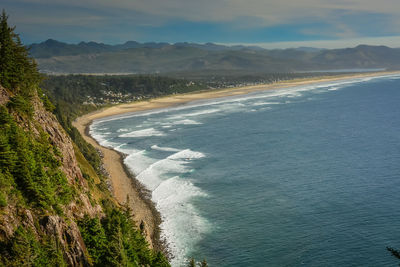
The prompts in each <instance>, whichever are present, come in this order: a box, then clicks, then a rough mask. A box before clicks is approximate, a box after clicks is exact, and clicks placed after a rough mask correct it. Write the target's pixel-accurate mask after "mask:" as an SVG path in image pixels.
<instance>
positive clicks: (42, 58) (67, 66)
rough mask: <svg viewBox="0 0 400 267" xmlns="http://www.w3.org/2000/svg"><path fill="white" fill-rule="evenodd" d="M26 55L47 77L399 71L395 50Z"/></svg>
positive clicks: (137, 47)
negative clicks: (112, 74) (132, 74)
mask: <svg viewBox="0 0 400 267" xmlns="http://www.w3.org/2000/svg"><path fill="white" fill-rule="evenodd" d="M30 53H31V55H32V56H33V57H35V58H36V60H37V62H38V64H39V69H40V70H41V71H42V72H46V73H139V74H140V73H142V74H144V73H147V74H149V73H164V74H171V73H177V72H178V73H179V72H196V73H208V72H218V73H224V74H228V73H230V72H241V73H245V74H246V73H247V74H249V73H258V74H259V73H272V72H301V71H316V70H338V69H371V68H372V69H377V68H378V69H399V68H400V61H399V59H400V49H394V48H389V47H385V46H366V45H360V46H357V47H354V48H346V49H331V50H327V49H311V48H299V49H282V50H280V49H275V50H266V49H262V48H259V47H248V46H231V47H230V46H223V45H216V44H211V43H209V44H194V43H176V44H167V43H145V44H141V43H137V42H133V41H130V42H126V43H125V44H121V45H114V46H112V45H105V44H99V43H95V42H89V43H79V44H76V45H75V44H65V43H61V42H57V41H54V40H48V41H46V42H43V43H40V44H33V45H32V46H31V49H30Z"/></svg>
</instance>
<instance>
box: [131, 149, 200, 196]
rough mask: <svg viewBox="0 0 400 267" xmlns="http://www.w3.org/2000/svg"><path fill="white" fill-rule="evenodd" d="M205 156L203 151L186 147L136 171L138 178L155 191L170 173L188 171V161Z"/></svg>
mask: <svg viewBox="0 0 400 267" xmlns="http://www.w3.org/2000/svg"><path fill="white" fill-rule="evenodd" d="M202 157H204V154H203V153H200V152H196V151H192V150H190V149H185V150H182V151H179V152H176V153H175V154H172V155H170V156H168V157H167V158H165V159H162V160H159V161H156V162H154V163H153V164H151V165H149V166H148V167H147V168H146V169H144V170H143V171H141V172H135V173H136V174H137V176H136V178H137V179H138V180H139V181H140V182H141V183H143V184H144V185H145V186H146V187H147V188H148V189H149V190H151V191H153V190H154V189H155V188H157V186H159V184H160V183H161V182H162V179H165V178H167V177H165V176H166V175H167V174H170V173H185V172H187V166H186V165H187V163H188V162H190V161H191V160H193V159H199V158H202Z"/></svg>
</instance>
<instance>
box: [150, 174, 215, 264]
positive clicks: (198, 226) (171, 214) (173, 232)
mask: <svg viewBox="0 0 400 267" xmlns="http://www.w3.org/2000/svg"><path fill="white" fill-rule="evenodd" d="M205 196H206V194H205V193H204V192H202V191H201V190H200V189H199V188H198V187H196V186H194V185H193V184H192V183H191V182H190V181H185V180H182V179H181V178H179V177H178V176H175V177H172V178H170V179H168V180H166V181H164V182H162V183H161V184H160V185H159V186H158V187H157V188H156V189H155V190H154V191H153V193H152V199H153V201H154V202H155V203H156V207H157V210H159V211H160V213H161V216H162V220H163V222H162V223H161V225H160V228H161V238H162V239H166V240H168V247H169V249H170V252H171V253H172V255H174V258H173V259H172V261H171V265H172V266H183V265H184V264H185V260H186V258H185V257H187V256H188V255H189V253H190V249H191V248H192V246H193V244H194V243H196V242H198V241H199V240H201V238H202V236H203V235H204V234H205V233H207V232H208V231H209V229H210V226H209V223H208V222H207V221H206V220H205V219H204V218H203V217H201V216H200V215H199V214H198V212H197V211H196V208H195V207H194V206H193V205H192V204H190V201H191V199H193V198H194V197H205Z"/></svg>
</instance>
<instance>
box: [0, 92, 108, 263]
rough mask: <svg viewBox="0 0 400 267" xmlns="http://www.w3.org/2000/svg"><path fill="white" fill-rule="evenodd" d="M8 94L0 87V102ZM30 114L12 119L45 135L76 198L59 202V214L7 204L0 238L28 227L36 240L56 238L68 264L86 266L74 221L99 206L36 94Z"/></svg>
mask: <svg viewBox="0 0 400 267" xmlns="http://www.w3.org/2000/svg"><path fill="white" fill-rule="evenodd" d="M11 97H12V96H11V94H10V93H9V92H8V91H7V90H6V89H5V88H3V87H1V86H0V104H1V105H7V103H8V101H9V100H10V98H11ZM32 105H33V111H34V113H33V117H32V119H30V120H27V119H25V118H22V117H18V118H17V120H16V121H18V124H19V125H20V126H21V127H22V128H24V129H25V130H26V129H27V128H30V130H31V131H32V132H33V134H34V135H39V133H40V132H45V133H47V134H48V137H49V141H50V143H51V144H52V145H53V146H54V147H55V148H56V149H57V150H58V151H59V153H58V155H55V157H57V158H58V160H60V162H61V164H60V165H61V166H60V167H59V168H60V169H61V171H62V172H63V173H64V174H65V176H66V177H67V180H68V184H69V185H70V186H71V187H74V188H75V189H76V191H77V192H78V193H77V197H76V198H74V199H73V200H72V201H71V202H70V203H68V204H67V205H63V206H62V207H61V208H62V210H63V214H64V215H63V216H61V215H57V214H46V212H45V213H43V211H42V210H39V209H36V208H28V207H23V206H21V205H17V204H16V203H13V202H11V203H8V205H7V206H6V207H4V208H3V209H2V210H1V211H0V240H1V241H3V242H4V241H7V240H11V239H12V238H13V237H14V235H15V231H16V230H17V229H18V228H19V227H23V228H24V229H29V230H30V231H32V232H33V234H34V236H35V237H36V238H37V239H41V238H43V237H44V236H46V237H47V238H49V237H50V239H54V240H56V243H57V244H58V245H59V246H60V247H61V251H63V257H64V259H65V261H66V262H67V263H68V264H69V265H71V266H82V265H88V264H89V262H90V260H89V258H88V252H87V249H86V246H85V243H84V241H83V238H82V236H81V232H80V231H79V228H78V226H77V223H76V220H79V219H82V218H83V217H84V216H85V215H89V216H90V217H95V216H99V217H101V216H103V214H102V208H101V206H100V205H98V204H92V202H91V201H90V199H89V195H88V194H90V191H89V188H88V183H87V181H86V180H85V179H84V178H83V175H82V172H81V170H80V168H79V166H78V162H77V159H76V156H75V152H74V147H73V144H72V141H71V139H70V137H69V136H68V135H67V134H66V133H65V131H64V130H63V128H62V127H61V125H60V124H59V123H58V121H57V119H56V117H55V116H54V115H53V114H52V113H50V112H48V111H46V109H45V108H44V106H43V104H42V102H41V101H40V99H39V97H38V96H34V97H33V99H32Z"/></svg>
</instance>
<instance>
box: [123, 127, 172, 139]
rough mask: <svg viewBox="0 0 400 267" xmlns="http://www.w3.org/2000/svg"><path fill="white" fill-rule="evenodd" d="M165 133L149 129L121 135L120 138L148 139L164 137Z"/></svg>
mask: <svg viewBox="0 0 400 267" xmlns="http://www.w3.org/2000/svg"><path fill="white" fill-rule="evenodd" d="M163 135H164V133H163V132H161V131H159V130H156V129H154V128H148V129H143V130H136V131H132V132H130V133H126V134H121V135H120V136H118V137H148V136H163Z"/></svg>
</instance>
